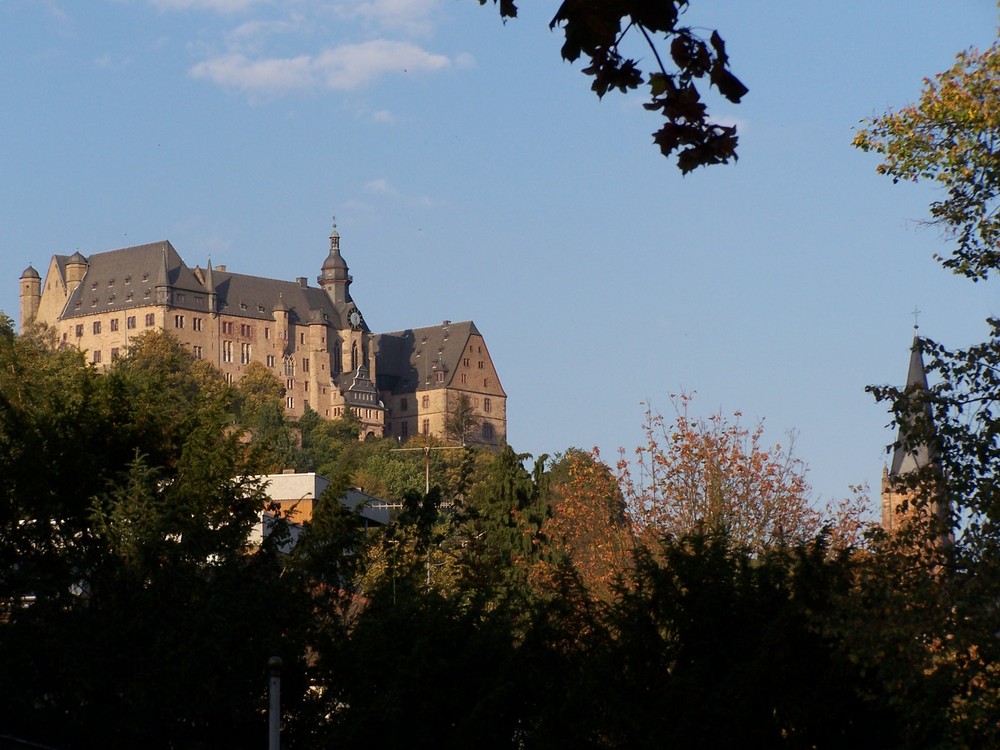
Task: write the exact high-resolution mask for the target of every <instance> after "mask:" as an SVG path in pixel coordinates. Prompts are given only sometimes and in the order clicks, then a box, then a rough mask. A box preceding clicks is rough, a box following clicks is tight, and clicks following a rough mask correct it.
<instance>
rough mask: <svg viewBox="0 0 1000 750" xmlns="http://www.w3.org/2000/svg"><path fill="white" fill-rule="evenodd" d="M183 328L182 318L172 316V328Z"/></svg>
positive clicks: (180, 316)
mask: <svg viewBox="0 0 1000 750" xmlns="http://www.w3.org/2000/svg"><path fill="white" fill-rule="evenodd" d="M183 327H184V316H183V315H175V316H174V328H183Z"/></svg>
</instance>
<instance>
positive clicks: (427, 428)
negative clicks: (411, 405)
mask: <svg viewBox="0 0 1000 750" xmlns="http://www.w3.org/2000/svg"><path fill="white" fill-rule="evenodd" d="M423 428H424V430H423V431H424V434H425V435H430V434H431V420H429V419H425V420H424V424H423Z"/></svg>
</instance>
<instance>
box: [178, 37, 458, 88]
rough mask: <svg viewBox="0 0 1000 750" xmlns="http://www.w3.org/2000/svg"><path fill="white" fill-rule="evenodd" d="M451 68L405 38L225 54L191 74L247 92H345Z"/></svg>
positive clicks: (440, 58) (202, 63)
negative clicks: (256, 55)
mask: <svg viewBox="0 0 1000 750" xmlns="http://www.w3.org/2000/svg"><path fill="white" fill-rule="evenodd" d="M450 66H451V60H450V59H449V58H448V57H446V56H444V55H439V54H434V53H431V52H427V51H426V50H424V49H422V48H420V47H418V46H416V45H415V44H412V43H410V42H398V41H392V40H389V39H375V40H372V41H368V42H360V43H358V44H344V45H341V46H340V47H335V48H333V49H328V50H324V51H323V52H320V53H319V54H318V55H298V56H296V57H285V58H278V57H272V58H261V59H257V60H253V59H250V58H248V57H246V56H245V55H243V54H242V53H230V54H226V55H220V56H218V57H214V58H211V59H209V60H205V61H203V62H200V63H198V64H197V65H195V66H194V67H193V68H191V75H192V76H194V77H195V78H204V79H208V80H210V81H212V82H214V83H217V84H219V85H221V86H226V87H228V88H235V89H238V90H241V91H245V92H248V93H264V94H280V93H284V92H287V91H293V90H301V89H307V88H313V87H317V86H323V87H326V88H329V89H334V90H338V91H349V90H352V89H356V88H359V87H361V86H364V85H367V84H370V83H372V82H374V81H375V80H377V79H379V78H381V77H383V76H386V75H390V74H395V75H406V74H418V73H426V72H434V71H438V70H442V69H444V68H448V67H450Z"/></svg>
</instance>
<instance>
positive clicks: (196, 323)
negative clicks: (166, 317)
mask: <svg viewBox="0 0 1000 750" xmlns="http://www.w3.org/2000/svg"><path fill="white" fill-rule="evenodd" d="M201 321H202V319H201V318H191V329H192V330H194V331H200V330H201Z"/></svg>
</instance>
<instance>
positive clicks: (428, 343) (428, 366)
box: [375, 320, 481, 393]
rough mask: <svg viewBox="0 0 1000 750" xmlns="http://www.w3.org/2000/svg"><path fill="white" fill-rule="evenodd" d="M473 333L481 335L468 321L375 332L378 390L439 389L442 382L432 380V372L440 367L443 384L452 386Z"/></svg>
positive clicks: (400, 391)
mask: <svg viewBox="0 0 1000 750" xmlns="http://www.w3.org/2000/svg"><path fill="white" fill-rule="evenodd" d="M473 335H481V334H480V333H479V330H478V329H477V328H476V324H475V323H473V322H472V321H471V320H466V321H463V322H461V323H452V322H447V323H442V324H441V325H437V326H429V327H426V328H408V329H406V330H405V331H395V332H393V333H382V334H379V335H377V336H376V337H375V342H376V346H377V349H376V352H377V354H376V361H377V363H378V366H377V367H376V373H377V376H376V377H377V380H378V388H379V390H383V389H384V390H390V391H394V392H397V393H402V392H409V391H419V390H433V389H436V388H440V387H441V386H442V383H438V382H436V381H435V378H434V373H435V372H436V371H438V370H441V369H443V370H444V371H445V378H444V383H443V385H445V386H447V385H451V381H452V379H453V378H454V375H455V370H456V369H458V364H459V362H461V360H462V356H463V355H464V353H465V347H466V346H467V344H468V341H469V337H470V336H473ZM428 380H429V381H430V382H428Z"/></svg>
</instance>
